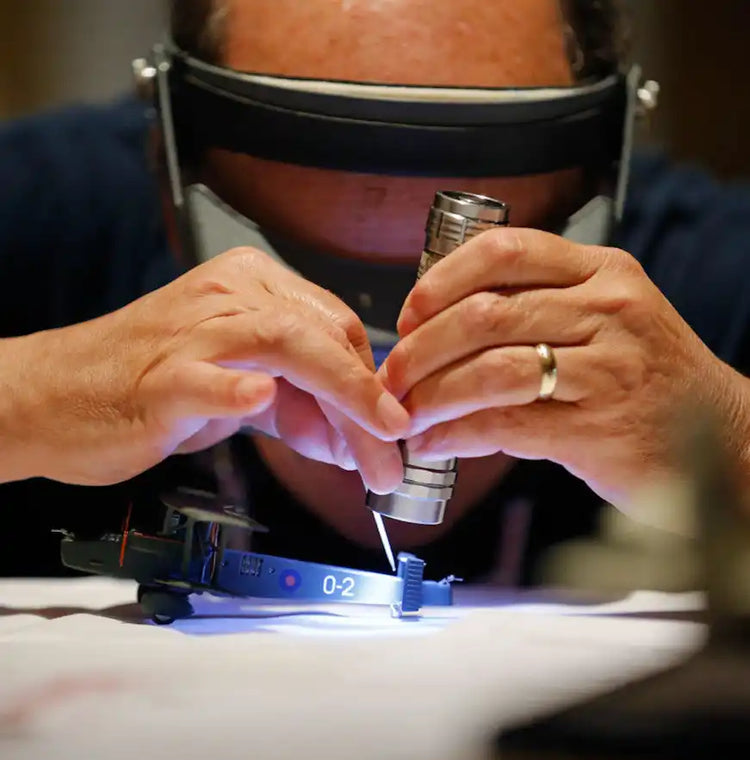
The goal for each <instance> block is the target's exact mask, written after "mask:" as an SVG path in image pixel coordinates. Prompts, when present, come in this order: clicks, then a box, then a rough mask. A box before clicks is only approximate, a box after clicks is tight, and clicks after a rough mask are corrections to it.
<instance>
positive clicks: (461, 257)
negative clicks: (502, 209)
mask: <svg viewBox="0 0 750 760" xmlns="http://www.w3.org/2000/svg"><path fill="white" fill-rule="evenodd" d="M606 251H607V249H605V248H598V247H595V246H582V245H578V244H575V243H572V242H571V241H569V240H566V239H565V238H561V237H559V236H557V235H553V234H551V233H549V232H542V231H540V230H532V229H521V228H516V227H506V228H499V229H495V230H490V231H488V232H484V233H482V234H481V235H478V236H477V237H475V238H473V239H472V240H470V241H469V242H468V243H465V244H464V245H462V246H461V247H460V248H458V249H457V250H455V251H454V252H453V253H451V254H450V255H449V256H446V257H445V258H444V259H443V260H442V261H439V262H438V263H437V264H435V266H433V267H432V268H431V269H430V270H429V271H428V272H427V273H426V274H425V275H424V276H423V277H422V278H421V279H420V280H419V282H417V284H416V285H415V286H414V288H413V289H412V291H411V293H410V294H409V295H408V296H407V298H406V301H405V302H404V305H403V308H402V310H401V314H400V316H399V320H398V331H399V334H400V335H402V336H405V335H408V334H409V332H411V331H412V330H414V329H415V328H416V327H417V326H418V325H420V324H422V323H423V322H425V321H426V320H427V319H430V318H431V317H433V316H435V314H438V313H439V312H441V311H443V310H444V309H446V308H448V307H449V306H450V305H451V304H454V303H458V301H460V300H462V299H464V298H466V297H467V296H469V295H471V294H472V293H478V292H480V291H483V290H500V289H503V288H518V287H523V288H537V287H567V286H571V285H577V284H580V283H582V282H585V281H586V280H587V279H589V278H590V277H591V276H592V275H593V274H595V272H596V271H597V270H598V268H599V267H600V266H601V264H602V263H603V261H604V259H605V258H606V255H607V254H606Z"/></svg>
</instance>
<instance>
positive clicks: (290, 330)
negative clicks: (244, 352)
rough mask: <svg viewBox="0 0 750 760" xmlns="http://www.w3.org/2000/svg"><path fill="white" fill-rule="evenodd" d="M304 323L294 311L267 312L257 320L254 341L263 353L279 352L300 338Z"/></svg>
mask: <svg viewBox="0 0 750 760" xmlns="http://www.w3.org/2000/svg"><path fill="white" fill-rule="evenodd" d="M303 330H304V325H303V324H302V323H301V322H300V320H299V318H298V317H297V315H296V314H295V313H294V312H289V311H287V312H282V313H279V312H271V311H268V312H265V313H262V314H261V315H259V316H258V319H257V320H256V321H255V330H254V342H255V344H256V348H257V349H258V350H259V351H261V352H262V353H271V354H274V353H279V352H282V351H284V350H285V349H286V347H287V346H288V345H289V344H290V343H293V342H295V341H297V340H299V338H300V336H301V334H302V332H303Z"/></svg>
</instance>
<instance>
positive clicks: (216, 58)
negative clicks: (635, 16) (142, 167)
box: [170, 0, 630, 81]
mask: <svg viewBox="0 0 750 760" xmlns="http://www.w3.org/2000/svg"><path fill="white" fill-rule="evenodd" d="M560 5H561V8H562V11H563V17H564V19H565V22H566V27H567V29H566V37H567V39H566V42H567V47H568V56H569V58H570V63H571V67H572V68H573V72H574V74H575V77H576V79H577V80H578V81H582V80H587V79H591V78H599V77H602V76H606V75H607V74H611V73H613V72H614V71H616V70H617V69H618V68H619V67H620V66H621V65H622V64H623V63H624V62H625V60H626V59H627V56H628V54H629V47H630V28H629V23H628V14H627V13H626V11H625V7H624V3H623V2H622V0H560ZM225 18H226V7H225V4H224V2H223V0H170V24H171V31H172V39H173V40H174V41H175V42H176V43H177V45H178V46H179V47H180V48H182V49H183V50H185V51H186V52H187V53H190V54H191V55H193V56H195V57H196V58H200V59H201V60H204V61H207V62H208V63H221V59H222V54H223V41H224V31H223V24H224V20H225Z"/></svg>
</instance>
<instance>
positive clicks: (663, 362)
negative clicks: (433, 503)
mask: <svg viewBox="0 0 750 760" xmlns="http://www.w3.org/2000/svg"><path fill="white" fill-rule="evenodd" d="M398 329H399V334H400V337H401V340H400V342H399V343H398V344H397V346H396V347H395V348H394V349H393V351H392V352H391V354H390V356H389V357H388V359H387V361H386V362H385V364H384V365H383V367H381V369H380V373H379V374H380V375H381V377H382V378H383V380H384V383H385V385H386V387H387V388H389V389H390V390H391V391H393V393H394V395H396V397H397V398H399V399H402V400H403V402H404V404H405V406H406V408H407V409H408V410H409V412H410V414H411V417H412V428H411V430H410V432H409V440H408V442H407V445H408V446H409V449H410V450H411V451H413V452H414V453H415V454H417V455H419V456H420V457H426V458H437V459H442V458H448V457H452V456H456V457H478V456H483V455H488V454H492V453H496V452H499V451H504V452H506V453H508V454H510V455H512V456H515V457H519V458H526V459H549V460H552V461H555V462H558V463H560V464H562V465H564V466H565V467H566V468H567V469H568V470H569V471H570V472H572V473H573V474H575V475H577V476H579V477H581V478H582V479H584V480H585V481H586V482H587V483H588V485H589V486H591V487H592V488H593V489H594V490H595V491H597V492H598V493H599V494H600V495H601V496H602V497H604V498H606V499H609V500H610V501H611V502H612V503H614V504H624V503H625V502H627V499H628V495H629V494H630V493H631V491H632V489H633V488H634V486H637V485H639V484H642V483H643V481H644V478H648V477H652V476H653V477H654V478H656V477H660V476H661V475H663V474H666V472H667V471H668V469H669V466H670V465H669V460H670V451H669V445H668V442H670V441H671V429H670V428H669V424H668V422H669V420H670V415H671V414H672V413H673V412H674V411H675V405H676V404H678V403H682V402H684V401H685V400H689V401H691V402H702V403H705V404H710V405H711V406H712V407H713V408H715V409H716V410H717V411H719V412H720V413H721V414H722V415H723V416H724V417H725V418H726V419H729V420H732V421H733V422H732V424H733V427H732V430H728V436H729V437H733V439H734V440H733V443H734V444H735V447H736V448H741V447H742V446H743V445H744V446H746V444H743V443H740V441H745V440H747V429H748V422H747V420H748V414H747V412H746V411H745V409H744V403H745V402H744V401H743V400H742V399H743V397H744V396H746V395H747V383H746V381H745V379H744V378H742V377H741V376H740V375H739V374H738V373H736V372H734V370H732V369H730V368H729V367H728V366H727V365H725V364H723V363H722V362H720V361H719V360H718V359H717V358H716V357H715V356H714V355H713V354H712V353H711V352H710V351H709V350H708V348H707V347H706V346H705V345H704V344H703V343H702V342H701V341H700V339H699V338H698V337H697V336H696V335H695V333H694V332H693V331H692V330H691V329H690V328H689V327H688V325H687V324H686V323H685V322H684V321H683V320H682V318H681V317H680V316H679V315H678V314H677V312H676V311H675V310H674V309H673V308H672V306H671V305H670V304H669V303H668V301H667V300H666V298H665V297H664V296H663V295H662V294H661V293H660V292H659V290H658V289H657V288H656V286H655V285H653V283H652V282H651V281H650V280H649V279H648V278H647V277H646V275H645V273H644V272H643V270H642V269H641V267H640V265H639V264H638V263H637V261H636V260H635V259H634V258H633V257H632V256H630V255H629V254H628V253H625V252H624V251H620V250H615V249H611V248H601V247H590V246H581V245H576V244H574V243H571V242H569V241H566V240H564V239H563V238H560V237H557V236H555V235H551V234H548V233H544V232H539V231H535V230H528V229H513V228H508V229H502V230H495V231H491V232H487V233H484V234H482V235H480V236H479V237H477V238H475V239H473V240H472V241H470V242H468V243H466V244H465V245H464V246H462V247H461V248H460V249H458V250H457V251H455V252H454V253H452V254H451V255H450V256H448V257H447V258H445V259H444V260H443V261H441V262H439V263H438V264H436V265H435V266H434V267H433V268H432V269H430V270H429V272H428V273H427V274H426V275H425V276H424V277H423V278H422V279H421V280H420V281H419V282H418V283H417V284H416V286H415V287H414V289H413V290H412V292H411V294H410V295H409V297H408V298H407V300H406V301H405V303H404V307H403V310H402V312H401V315H400V318H399V323H398ZM539 343H547V344H549V345H550V346H552V347H553V348H554V352H555V356H556V360H557V367H558V382H557V387H556V390H555V392H554V395H553V398H552V399H551V400H549V401H540V400H538V393H539V389H540V381H541V364H540V359H539V356H538V355H537V353H536V351H535V348H534V347H535V346H536V345H537V344H539Z"/></svg>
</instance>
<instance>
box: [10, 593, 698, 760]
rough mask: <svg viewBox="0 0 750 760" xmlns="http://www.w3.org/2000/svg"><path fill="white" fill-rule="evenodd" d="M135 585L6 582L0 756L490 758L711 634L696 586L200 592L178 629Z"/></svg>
mask: <svg viewBox="0 0 750 760" xmlns="http://www.w3.org/2000/svg"><path fill="white" fill-rule="evenodd" d="M135 589H136V587H135V584H133V583H130V582H121V581H115V580H111V579H105V578H83V579H72V580H67V579H60V580H31V579H19V580H7V581H0V757H2V758H40V757H48V756H49V757H52V756H54V757H56V758H68V757H70V758H73V757H75V758H83V757H86V758H89V757H92V758H93V757H96V758H104V759H107V758H125V757H133V756H135V755H137V754H142V755H143V756H144V757H148V758H151V757H154V758H156V757H159V758H161V757H179V758H193V757H195V758H201V760H205V759H206V758H208V757H211V758H217V760H229V759H230V758H235V757H236V758H243V760H246V759H247V758H248V757H252V758H253V759H254V760H257V759H258V758H274V760H284V759H285V758H290V759H291V758H295V760H298V759H299V758H325V759H326V760H333V759H336V758H351V757H356V758H358V760H368V759H369V758H378V760H382V759H383V758H411V759H414V758H416V759H417V760H418V759H419V758H425V760H427V759H428V758H429V760H458V758H461V760H471V759H472V758H477V760H479V759H480V758H485V757H486V756H487V747H488V746H489V740H490V739H491V738H492V737H493V736H494V735H495V733H496V732H497V731H498V730H500V728H501V727H507V726H510V725H513V724H514V723H516V722H518V721H520V720H524V719H526V718H529V717H532V716H536V715H540V714H543V713H545V712H547V711H549V710H553V709H556V708H558V707H560V706H563V705H567V704H570V703H571V702H574V701H576V700H579V699H581V698H583V697H586V696H590V695H593V694H597V693H600V692H602V691H605V690H607V689H610V688H612V687H613V686H616V685H619V684H622V683H624V682H626V681H628V680H631V679H633V678H636V677H640V676H642V675H645V674H647V673H651V672H653V671H655V670H658V669H660V668H662V667H665V666H668V665H670V664H672V663H674V662H677V661H679V660H681V659H683V658H684V657H686V656H687V655H689V653H691V652H693V651H695V650H696V649H697V648H699V647H700V646H701V644H702V642H703V641H704V638H705V630H704V627H703V626H702V625H701V624H700V623H698V622H696V621H697V619H698V617H699V613H700V611H701V609H702V606H703V598H702V596H701V595H700V594H662V593H650V592H636V593H633V594H630V595H628V596H626V597H624V598H622V599H619V600H611V601H608V602H604V603H599V602H596V601H594V600H591V599H589V600H587V601H586V602H585V603H575V601H576V600H575V599H574V597H572V596H571V595H564V596H561V595H559V594H553V593H551V592H547V593H541V592H534V593H526V594H512V593H502V592H500V591H497V590H492V589H486V588H485V589H477V588H460V587H459V588H457V589H456V602H457V603H456V605H455V606H453V607H450V608H434V609H431V610H427V611H426V614H425V616H424V617H423V618H422V619H421V620H417V621H406V620H394V619H392V618H391V617H390V615H389V612H388V610H387V608H384V607H364V606H353V605H351V606H350V605H327V606H326V605H306V606H300V605H295V606H290V605H288V604H282V603H278V604H274V603H268V601H266V600H264V601H256V600H241V601H239V600H224V599H222V600H220V599H216V598H213V597H206V596H203V597H200V598H198V599H197V602H196V605H195V606H196V615H195V616H194V617H193V618H191V619H188V620H184V621H179V622H178V623H175V624H174V625H172V626H168V627H165V626H156V625H153V624H151V623H149V622H146V621H144V620H143V618H142V616H141V614H140V610H139V608H138V606H137V605H136V604H134V599H135Z"/></svg>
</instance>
